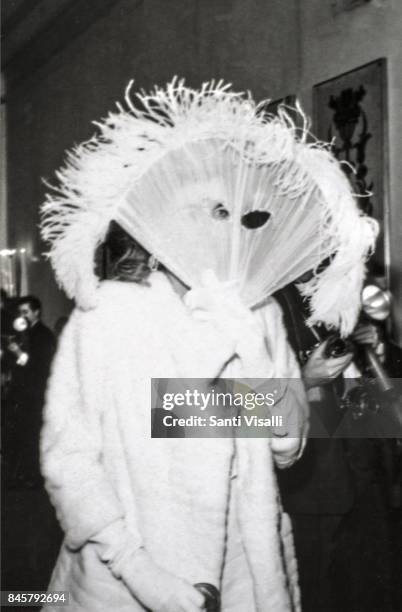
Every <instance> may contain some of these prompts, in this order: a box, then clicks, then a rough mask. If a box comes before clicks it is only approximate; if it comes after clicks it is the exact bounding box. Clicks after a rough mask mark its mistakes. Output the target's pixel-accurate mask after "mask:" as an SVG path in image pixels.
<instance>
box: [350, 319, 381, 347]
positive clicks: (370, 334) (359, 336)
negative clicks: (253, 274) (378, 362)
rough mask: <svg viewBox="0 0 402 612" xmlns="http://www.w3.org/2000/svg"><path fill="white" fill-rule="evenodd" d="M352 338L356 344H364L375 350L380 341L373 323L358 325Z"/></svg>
mask: <svg viewBox="0 0 402 612" xmlns="http://www.w3.org/2000/svg"><path fill="white" fill-rule="evenodd" d="M352 338H353V340H354V341H355V342H357V344H365V345H367V346H371V347H372V348H375V347H376V346H377V345H378V343H379V341H380V338H379V333H378V329H377V326H376V325H374V324H373V323H359V325H358V326H357V327H356V329H355V330H354V332H353V334H352Z"/></svg>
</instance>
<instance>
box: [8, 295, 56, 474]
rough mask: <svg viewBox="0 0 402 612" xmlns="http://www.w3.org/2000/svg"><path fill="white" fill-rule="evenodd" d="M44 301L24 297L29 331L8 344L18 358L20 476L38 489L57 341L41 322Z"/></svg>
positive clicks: (14, 388) (14, 394)
mask: <svg viewBox="0 0 402 612" xmlns="http://www.w3.org/2000/svg"><path fill="white" fill-rule="evenodd" d="M41 310H42V307H41V302H40V300H39V299H38V298H37V297H35V296H32V295H28V296H25V297H22V298H20V300H19V302H18V313H19V315H20V317H23V318H24V319H25V320H26V322H27V325H28V327H27V330H26V331H25V332H23V333H22V334H20V337H19V338H18V340H16V339H14V340H13V341H12V342H10V344H9V345H8V350H9V352H10V353H11V354H13V355H14V358H15V362H14V364H13V368H12V380H11V389H10V398H9V399H10V403H11V405H12V409H13V413H14V430H15V434H16V435H15V444H16V446H17V448H16V452H17V457H18V460H17V464H18V465H17V466H16V471H17V473H18V477H19V478H20V479H22V480H23V481H25V482H26V483H27V484H31V485H32V486H34V485H35V484H36V483H37V482H38V480H39V479H40V476H39V433H40V428H41V419H42V406H43V400H44V394H45V390H46V383H47V378H48V375H49V369H50V364H51V361H52V358H53V355H54V351H55V347H56V342H55V338H54V335H53V333H52V332H51V330H50V329H49V328H48V327H46V325H44V323H42V321H41Z"/></svg>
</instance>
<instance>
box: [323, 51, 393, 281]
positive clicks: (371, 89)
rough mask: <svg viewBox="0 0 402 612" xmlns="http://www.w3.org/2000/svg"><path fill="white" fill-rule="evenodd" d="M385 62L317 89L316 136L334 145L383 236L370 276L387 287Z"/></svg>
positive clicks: (365, 67)
mask: <svg viewBox="0 0 402 612" xmlns="http://www.w3.org/2000/svg"><path fill="white" fill-rule="evenodd" d="M386 94H387V80H386V60H385V59H378V60H376V61H374V62H370V63H369V64H365V65H364V66H361V67H359V68H356V69H355V70H351V71H349V72H346V73H344V74H341V75H340V76H337V77H335V78H332V79H329V80H327V81H324V82H322V83H318V85H315V87H314V89H313V133H314V134H315V136H317V138H319V139H320V140H324V141H327V142H333V145H332V151H333V153H334V154H335V156H336V157H337V158H338V159H339V160H341V161H343V162H347V163H344V164H343V169H344V171H345V174H346V175H347V177H348V179H349V180H350V182H351V185H352V189H353V191H354V193H355V194H356V195H357V196H359V197H358V203H359V205H360V207H361V208H362V210H363V211H364V212H365V213H367V214H368V215H370V216H372V217H374V218H375V219H377V221H379V223H380V226H381V233H380V236H379V239H378V242H377V247H376V251H375V253H374V255H373V257H372V259H371V260H370V272H371V273H372V274H374V275H375V276H377V277H383V278H384V281H385V282H386V284H387V285H388V286H389V265H390V262H389V226H388V223H389V203H388V159H387V155H388V141H387V99H386Z"/></svg>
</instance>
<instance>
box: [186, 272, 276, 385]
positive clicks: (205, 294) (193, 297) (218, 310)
mask: <svg viewBox="0 0 402 612" xmlns="http://www.w3.org/2000/svg"><path fill="white" fill-rule="evenodd" d="M184 302H185V304H186V305H187V307H188V308H189V309H190V310H191V312H192V314H193V316H194V317H195V318H197V319H198V320H201V321H209V322H210V323H212V324H213V325H215V327H216V328H217V329H218V331H219V332H221V333H222V334H223V335H224V336H225V337H226V339H229V341H230V342H231V343H232V345H233V352H234V353H236V354H237V355H238V356H239V357H240V359H241V361H242V365H243V376H244V377H248V378H265V377H266V376H267V375H268V372H269V368H270V363H271V362H270V359H269V356H268V352H267V350H266V344H265V338H264V334H263V331H262V329H261V328H260V327H259V325H258V322H257V320H256V318H255V317H254V315H253V313H252V312H251V310H250V309H249V308H248V307H247V306H246V305H245V304H244V303H243V302H242V300H241V298H240V295H239V292H238V290H237V287H236V284H235V283H222V282H220V281H219V280H218V279H217V277H216V275H215V273H214V272H213V271H212V270H208V271H206V272H205V273H204V275H203V277H202V284H201V285H200V286H199V287H195V288H194V289H192V290H190V291H188V293H187V294H186V295H185V297H184Z"/></svg>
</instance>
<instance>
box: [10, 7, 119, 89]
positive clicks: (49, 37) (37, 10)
mask: <svg viewBox="0 0 402 612" xmlns="http://www.w3.org/2000/svg"><path fill="white" fill-rule="evenodd" d="M117 1H118V0H1V68H2V70H3V71H4V72H5V73H6V76H7V85H8V84H9V82H10V81H11V83H14V82H15V81H19V80H21V79H23V78H24V77H26V76H27V75H29V74H31V73H32V71H33V70H35V69H36V68H38V67H40V66H41V65H42V64H43V63H44V62H46V60H48V59H49V58H50V57H52V55H54V54H55V53H57V52H58V51H59V50H60V49H61V48H62V47H63V46H65V45H66V44H68V42H69V41H70V40H71V39H72V38H74V37H75V36H77V35H78V34H80V33H81V32H82V31H83V30H85V29H86V28H87V27H88V26H90V25H91V23H93V22H94V21H96V19H98V18H99V17H101V16H102V14H106V12H107V11H108V10H109V9H110V7H111V6H112V5H113V4H115V3H116V2H117Z"/></svg>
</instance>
